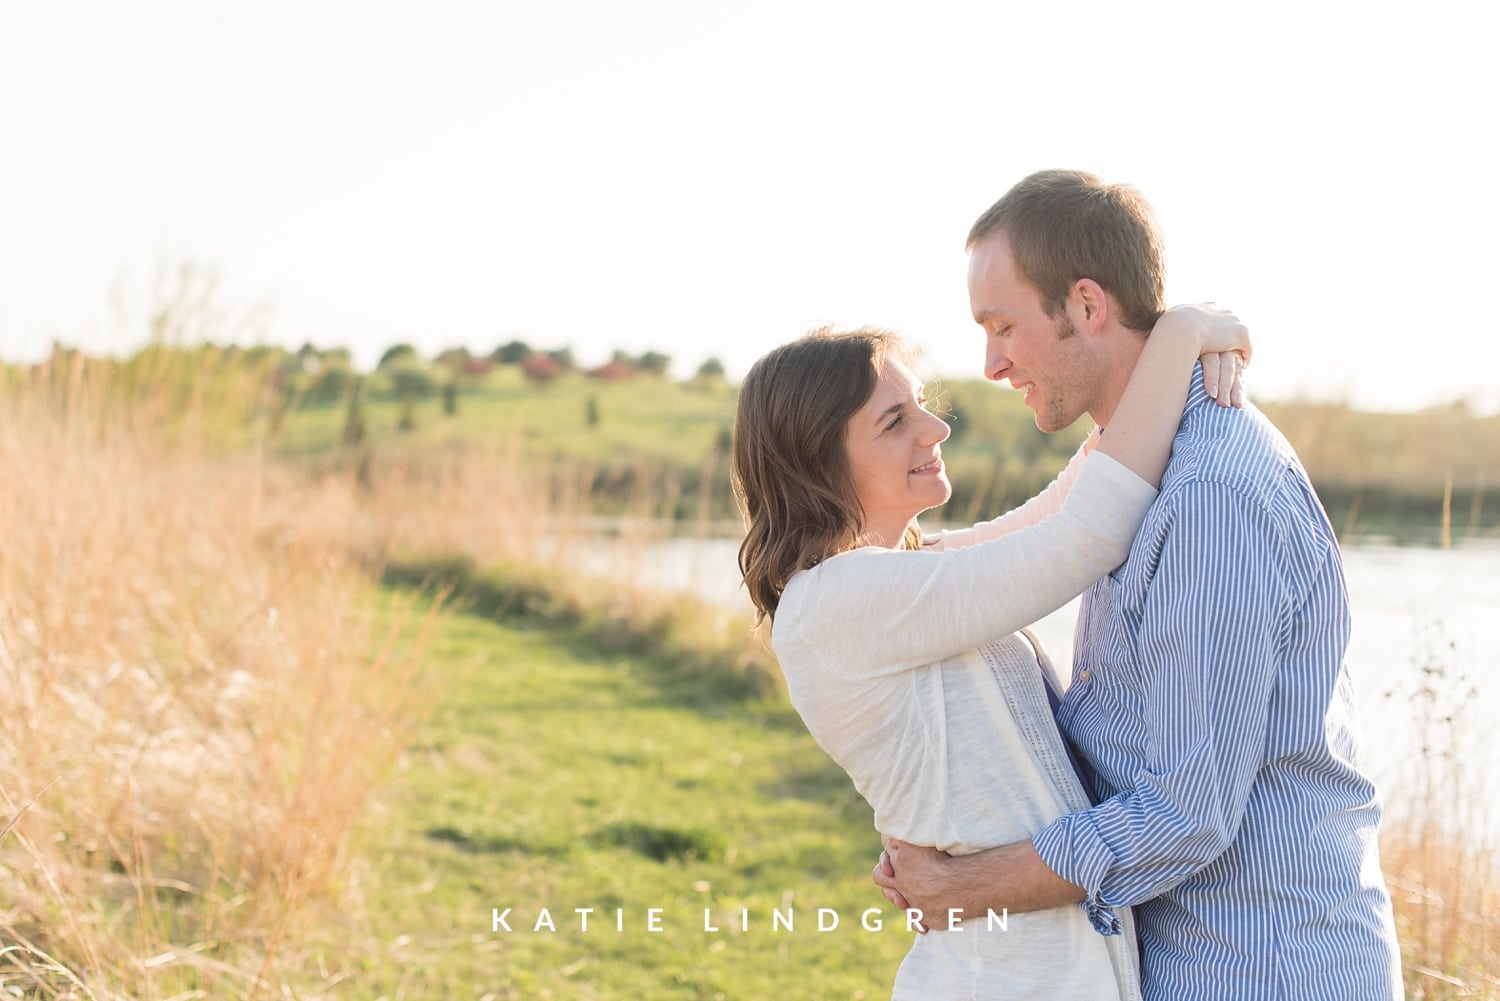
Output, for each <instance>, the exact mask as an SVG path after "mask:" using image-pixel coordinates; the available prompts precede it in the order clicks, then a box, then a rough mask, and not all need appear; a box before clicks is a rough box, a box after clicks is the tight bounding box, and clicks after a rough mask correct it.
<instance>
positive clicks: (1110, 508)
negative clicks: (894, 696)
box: [773, 453, 1156, 679]
mask: <svg viewBox="0 0 1500 1001" xmlns="http://www.w3.org/2000/svg"><path fill="white" fill-rule="evenodd" d="M1084 466H1085V468H1084V470H1083V472H1082V473H1081V474H1080V475H1079V477H1078V482H1077V484H1076V485H1075V486H1074V488H1073V490H1072V492H1071V494H1070V496H1069V497H1068V499H1067V501H1066V502H1065V503H1064V504H1063V506H1062V508H1061V509H1060V510H1059V511H1058V512H1057V513H1056V514H1055V515H1053V516H1052V517H1051V518H1048V519H1046V520H1044V521H1042V522H1041V523H1039V524H1036V525H1033V526H1031V527H1029V528H1025V529H1021V530H1020V531H1016V532H1011V533H1008V534H1005V535H1002V536H1000V537H998V538H996V539H992V540H990V541H989V542H985V543H982V544H980V545H975V546H969V547H967V548H964V549H955V550H950V551H946V552H934V551H932V550H929V549H921V550H900V549H878V548H865V549H856V550H853V551H851V552H848V553H841V554H839V555H837V556H833V557H830V558H829V559H827V560H825V561H824V562H823V563H821V564H820V565H818V566H816V567H814V568H812V569H811V570H806V571H803V572H802V573H800V574H797V575H796V576H795V577H793V578H792V580H791V581H790V582H789V583H788V584H787V589H786V592H785V593H784V594H783V595H782V603H781V608H780V609H778V612H777V617H776V623H775V625H774V627H773V642H778V643H779V642H782V641H783V639H784V638H785V639H791V638H792V637H794V636H795V637H797V638H799V639H801V640H803V641H805V642H808V643H810V644H812V645H814V646H815V647H817V648H819V649H823V650H832V651H837V653H838V656H837V657H836V658H834V659H835V660H836V661H837V663H838V664H839V665H841V666H840V667H839V668H838V670H839V671H840V672H841V673H843V674H844V675H845V676H847V677H849V678H851V679H857V678H869V677H877V676H881V675H885V674H890V673H893V672H896V671H903V670H910V669H912V668H915V667H919V666H921V665H923V664H930V663H932V662H933V661H935V660H939V659H941V658H943V657H947V656H951V655H953V654H955V653H958V652H960V651H962V650H969V649H973V648H974V647H977V646H979V645H980V644H982V643H984V642H986V641H988V640H992V639H994V638H995V637H997V636H1003V635H1005V634H1006V633H1011V632H1015V631H1016V630H1018V629H1020V628H1022V627H1023V626H1026V625H1029V624H1031V623H1032V622H1035V621H1036V620H1037V619H1039V618H1041V617H1042V616H1044V615H1046V614H1048V613H1049V612H1052V611H1055V610H1056V609H1058V608H1061V607H1062V606H1063V605H1064V604H1066V603H1067V602H1068V601H1070V600H1071V599H1072V598H1074V597H1076V596H1077V595H1078V594H1081V593H1082V592H1083V590H1084V589H1085V588H1087V587H1088V586H1089V585H1090V584H1092V583H1093V582H1094V581H1096V580H1098V579H1099V578H1100V577H1102V576H1103V575H1104V574H1106V573H1108V572H1109V571H1110V570H1111V569H1113V568H1114V567H1116V566H1119V565H1120V563H1122V562H1124V560H1125V557H1126V556H1127V555H1128V554H1129V552H1130V543H1131V540H1132V539H1133V538H1134V537H1135V533H1136V531H1137V529H1139V528H1140V524H1141V521H1142V520H1143V519H1144V517H1145V514H1146V510H1147V508H1149V507H1150V506H1151V502H1152V501H1153V500H1154V499H1155V497H1156V489H1155V488H1154V487H1152V486H1151V485H1150V484H1149V483H1147V482H1146V481H1145V480H1143V479H1141V478H1140V477H1139V476H1137V475H1135V474H1134V473H1133V472H1131V471H1130V470H1129V469H1127V468H1126V467H1124V466H1122V465H1120V463H1118V462H1116V461H1115V460H1114V459H1113V458H1111V457H1110V456H1108V455H1105V454H1103V453H1098V454H1095V455H1092V456H1090V457H1089V460H1088V461H1087V462H1086V463H1084ZM784 612H785V613H790V614H785V615H784V614H783V613H784Z"/></svg>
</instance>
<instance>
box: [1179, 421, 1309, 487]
mask: <svg viewBox="0 0 1500 1001" xmlns="http://www.w3.org/2000/svg"><path fill="white" fill-rule="evenodd" d="M1306 480H1307V474H1306V472H1305V471H1304V470H1303V468H1302V463H1301V461H1300V460H1299V459H1298V458H1297V453H1296V451H1294V450H1293V448H1292V446H1291V443H1290V442H1288V441H1287V439H1286V436H1285V435H1283V434H1282V433H1281V432H1280V431H1279V430H1278V429H1277V428H1276V426H1275V425H1274V424H1272V423H1271V422H1270V420H1269V419H1267V417H1266V416H1265V414H1263V413H1261V412H1260V411H1259V410H1258V409H1256V408H1255V407H1254V406H1249V405H1247V406H1246V407H1245V409H1243V410H1236V409H1233V408H1229V407H1220V406H1218V405H1216V404H1213V403H1209V404H1207V405H1206V406H1192V407H1189V408H1188V410H1187V411H1185V412H1184V413H1183V417H1182V423H1181V425H1179V427H1178V429H1177V435H1176V437H1175V438H1174V439H1173V442H1172V458H1171V461H1170V462H1168V463H1167V469H1166V472H1165V473H1164V474H1163V476H1162V489H1161V492H1162V495H1163V497H1164V498H1165V497H1166V496H1167V495H1168V494H1171V493H1174V492H1177V491H1182V490H1187V491H1189V492H1197V491H1198V490H1200V489H1201V488H1202V487H1203V486H1204V485H1219V486H1223V487H1228V488H1230V489H1232V490H1234V491H1236V492H1239V493H1243V494H1245V495H1246V496H1247V499H1250V500H1259V501H1268V500H1269V497H1270V495H1271V494H1273V493H1275V492H1277V491H1283V490H1286V489H1287V488H1288V486H1289V484H1290V485H1295V484H1296V483H1297V482H1298V481H1302V482H1305V481H1306Z"/></svg>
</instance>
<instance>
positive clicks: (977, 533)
mask: <svg viewBox="0 0 1500 1001" xmlns="http://www.w3.org/2000/svg"><path fill="white" fill-rule="evenodd" d="M1098 441H1099V431H1098V429H1097V428H1096V429H1095V430H1094V431H1093V432H1092V433H1091V434H1090V435H1089V436H1088V437H1087V438H1085V439H1084V440H1083V443H1082V444H1081V445H1079V446H1078V451H1076V452H1074V453H1073V458H1071V459H1069V460H1068V464H1067V465H1066V466H1064V467H1063V470H1062V472H1060V473H1058V474H1057V476H1055V477H1054V478H1053V480H1052V482H1051V483H1049V484H1047V486H1046V487H1044V488H1043V489H1042V491H1041V492H1040V493H1038V494H1037V495H1036V496H1035V497H1033V498H1031V499H1030V500H1028V501H1027V502H1026V503H1024V504H1022V505H1021V506H1020V507H1015V508H1012V509H1011V510H1009V511H1007V512H1005V513H1004V514H1002V515H1000V517H998V518H992V519H990V520H989V521H981V522H980V523H979V524H977V525H974V526H973V527H971V528H954V529H949V530H948V531H946V532H938V533H937V534H936V535H933V536H931V537H930V541H929V544H930V546H931V547H932V548H934V549H961V548H963V547H964V546H972V545H975V544H976V543H980V542H987V541H989V540H990V539H993V538H996V537H997V536H1001V535H1005V534H1006V533H1008V532H1015V531H1018V530H1020V529H1023V528H1027V527H1029V526H1031V525H1035V524H1037V523H1038V522H1041V521H1044V520H1046V519H1047V518H1049V517H1051V516H1052V515H1054V514H1056V513H1057V512H1058V511H1059V510H1060V509H1061V508H1062V506H1063V501H1065V500H1067V498H1068V492H1069V491H1070V490H1072V489H1073V484H1074V483H1075V482H1076V481H1077V480H1078V474H1079V473H1080V472H1082V471H1083V460H1084V459H1086V458H1088V455H1089V452H1091V451H1092V450H1093V447H1094V445H1096V444H1097V443H1098Z"/></svg>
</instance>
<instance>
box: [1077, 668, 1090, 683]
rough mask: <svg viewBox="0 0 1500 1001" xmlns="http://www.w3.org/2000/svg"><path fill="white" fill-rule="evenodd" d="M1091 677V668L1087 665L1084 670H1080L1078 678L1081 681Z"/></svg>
mask: <svg viewBox="0 0 1500 1001" xmlns="http://www.w3.org/2000/svg"><path fill="white" fill-rule="evenodd" d="M1089 677H1090V674H1089V669H1088V668H1086V667H1085V668H1084V669H1083V670H1082V671H1079V672H1078V680H1079V681H1087V680H1089Z"/></svg>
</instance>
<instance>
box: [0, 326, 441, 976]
mask: <svg viewBox="0 0 1500 1001" xmlns="http://www.w3.org/2000/svg"><path fill="white" fill-rule="evenodd" d="M133 378H135V379H136V380H137V382H136V384H133V385H129V386H126V385H124V383H123V382H122V371H121V369H120V368H119V367H118V366H115V365H111V364H109V363H87V362H85V361H84V360H83V359H82V358H81V357H79V356H76V355H73V356H69V355H66V354H61V353H60V354H59V355H58V356H57V357H56V358H54V361H53V364H52V365H50V366H46V367H44V368H42V369H40V370H38V371H34V372H31V373H28V374H24V375H22V374H18V373H15V372H12V373H11V374H10V375H9V376H6V377H5V378H4V379H3V381H0V468H3V469H4V470H5V471H6V474H5V476H3V477H0V830H3V831H4V833H3V834H0V988H3V990H5V991H9V992H11V993H18V992H19V993H22V994H24V995H25V996H32V997H42V998H49V997H59V998H60V997H80V998H125V997H130V998H166V997H173V998H189V997H213V998H225V997H245V998H251V997H258V996H269V995H283V994H285V993H286V992H287V991H288V990H289V989H290V988H289V985H291V984H300V985H301V987H300V988H299V996H303V997H307V996H314V994H313V993H309V991H310V990H311V991H313V992H315V991H316V990H317V986H316V981H317V980H318V979H319V978H321V979H322V980H323V981H324V982H325V983H329V984H331V983H333V982H335V981H336V980H337V979H338V978H339V976H340V971H339V969H338V968H337V967H335V968H334V969H331V970H324V971H323V972H322V973H321V974H319V975H315V976H314V977H313V980H314V983H313V985H312V987H309V986H308V971H309V970H313V971H316V970H317V969H318V963H316V962H312V961H310V960H309V950H312V949H317V948H323V947H325V946H326V945H327V943H328V942H329V941H330V940H331V939H336V938H337V937H338V936H339V935H340V934H342V933H343V932H344V931H345V930H346V929H345V928H344V926H343V923H342V919H339V918H336V917H335V916H336V915H338V914H339V913H341V912H344V911H347V910H349V909H351V906H352V905H354V904H357V901H356V900H353V899H352V898H351V895H350V888H349V886H348V885H347V884H346V877H347V875H348V873H349V871H350V869H349V863H350V837H351V832H352V831H353V830H354V829H355V825H356V823H357V822H358V820H359V819H360V817H361V814H362V811H363V809H364V806H365V804H366V801H367V798H368V797H369V794H370V791H371V788H372V785H373V784H374V783H375V782H377V781H378V780H379V778H380V777H381V775H382V774H383V773H384V771H385V770H386V769H387V768H388V767H389V766H390V764H391V762H392V761H393V758H394V757H395V755H396V754H397V753H398V751H399V749H400V748H401V746H402V744H403V740H404V735H405V733H406V730H407V728H408V726H409V725H410V723H411V722H412V719H413V715H414V713H415V712H416V711H419V709H420V700H419V699H417V698H416V697H415V696H414V694H413V685H412V681H413V677H414V673H415V671H416V669H417V664H418V660H417V657H416V655H415V654H416V650H417V649H418V647H419V644H420V636H418V638H417V640H416V641H413V640H412V639H411V637H410V630H407V631H406V632H404V633H402V634H400V635H398V634H397V633H396V632H394V631H392V630H390V629H388V628H386V627H382V626H380V625H379V624H377V622H376V621H375V619H374V618H373V617H372V613H371V611H370V608H371V603H370V602H369V600H368V595H367V594H363V593H362V589H364V588H367V587H368V583H369V581H370V580H371V579H372V574H373V570H372V568H371V567H369V566H367V565H364V562H363V561H362V559H361V558H360V554H359V552H358V550H357V549H355V548H353V547H351V546H350V545H349V539H348V535H349V532H350V530H351V529H350V524H351V522H352V521H357V518H356V514H357V512H358V509H359V506H360V502H359V499H358V496H357V493H358V487H357V485H356V484H354V483H352V482H348V481H340V480H337V479H333V478H325V479H323V480H321V481H312V482H309V481H307V480H306V479H304V478H301V477H294V476H292V475H290V474H289V473H287V472H286V471H284V470H281V469H279V468H277V467H276V466H274V465H271V464H269V463H267V462H265V461H263V460H262V459H261V458H260V456H259V455H258V454H256V453H255V452H254V451H251V452H250V453H248V454H246V453H243V452H241V453H240V454H238V455H225V454H222V450H221V449H220V448H219V447H218V446H219V444H220V439H219V438H218V437H216V434H217V432H219V431H222V430H223V428H224V427H226V426H227V425H226V424H225V421H226V417H228V416H230V415H234V416H235V417H236V421H238V422H239V423H243V421H245V420H249V419H250V418H251V417H252V416H253V405H254V401H255V399H256V397H257V393H258V392H259V388H258V386H256V385H255V384H253V383H252V384H249V385H246V386H239V385H233V386H231V385H229V384H228V383H226V384H225V385H224V386H221V387H220V389H219V390H218V391H217V392H215V393H211V394H204V393H202V392H196V398H195V395H194V394H189V395H187V396H183V395H182V393H181V390H183V389H184V386H183V383H182V382H181V381H180V380H179V379H178V378H177V376H176V375H175V374H173V373H166V374H165V375H162V374H152V373H150V372H144V373H143V372H141V371H139V370H137V371H136V372H135V373H134V376H133ZM230 381H231V382H232V380H230ZM231 390H233V391H231ZM238 403H242V404H243V407H242V408H241V409H240V410H239V411H238V413H237V414H236V411H235V409H234V405H237V404H238ZM231 423H233V422H231Z"/></svg>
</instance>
